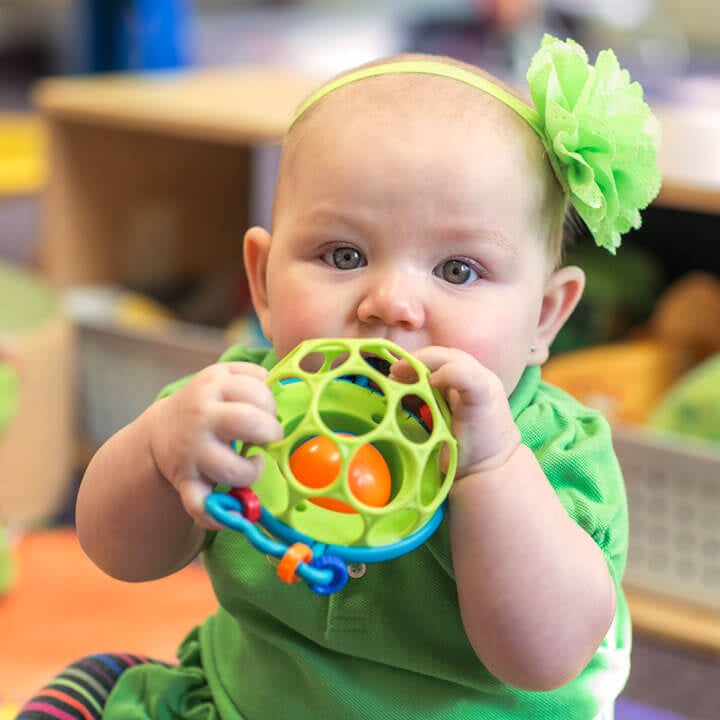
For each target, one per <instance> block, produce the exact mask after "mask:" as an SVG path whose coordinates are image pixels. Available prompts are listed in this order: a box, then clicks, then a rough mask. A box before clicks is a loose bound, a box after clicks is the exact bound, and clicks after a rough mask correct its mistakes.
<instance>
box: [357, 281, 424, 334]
mask: <svg viewBox="0 0 720 720" xmlns="http://www.w3.org/2000/svg"><path fill="white" fill-rule="evenodd" d="M358 318H359V319H360V320H361V321H362V322H364V323H369V324H376V325H377V324H382V325H388V326H397V327H401V328H402V329H403V330H418V329H419V328H421V327H422V326H423V324H424V323H425V307H424V304H423V302H422V299H421V298H420V296H419V293H418V292H417V290H416V288H414V287H413V285H412V283H410V282H407V281H402V280H398V279H397V278H390V277H385V278H384V279H379V281H378V282H376V283H375V284H374V285H373V286H372V287H371V288H370V289H369V290H368V292H367V293H366V294H365V296H364V297H363V299H362V301H361V302H360V305H359V306H358Z"/></svg>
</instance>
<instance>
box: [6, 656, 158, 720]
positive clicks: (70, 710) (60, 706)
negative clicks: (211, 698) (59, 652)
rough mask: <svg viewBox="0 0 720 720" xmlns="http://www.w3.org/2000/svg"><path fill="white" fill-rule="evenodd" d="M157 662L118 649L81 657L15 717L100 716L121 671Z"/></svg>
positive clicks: (68, 719)
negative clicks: (125, 653) (126, 653)
mask: <svg viewBox="0 0 720 720" xmlns="http://www.w3.org/2000/svg"><path fill="white" fill-rule="evenodd" d="M154 662H158V661H157V660H151V659H150V658H146V657H140V656H138V655H121V654H115V653H113V654H105V655H90V656H88V657H85V658H82V659H81V660H78V661H77V662H75V663H73V664H72V665H69V666H68V667H66V668H65V669H64V670H63V671H62V672H61V673H60V674H59V675H58V676H57V677H55V678H54V679H53V680H52V681H51V682H50V683H49V684H48V685H46V686H45V687H44V688H43V689H42V690H41V691H40V692H39V693H38V694H37V695H36V696H35V697H34V698H32V699H31V700H30V701H28V702H27V703H26V704H25V705H24V706H23V707H22V708H21V709H20V714H19V715H17V717H16V720H100V718H102V715H103V708H104V707H105V700H107V697H108V695H109V694H110V691H111V690H112V688H113V686H114V685H115V683H116V682H117V680H118V678H119V677H120V675H122V673H124V672H125V670H127V669H128V668H131V667H133V666H134V665H141V664H144V663H154ZM163 664H164V663H163Z"/></svg>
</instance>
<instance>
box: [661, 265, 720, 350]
mask: <svg viewBox="0 0 720 720" xmlns="http://www.w3.org/2000/svg"><path fill="white" fill-rule="evenodd" d="M648 331H649V332H650V334H652V335H653V337H657V338H662V339H664V340H667V341H669V342H672V343H674V344H677V345H683V346H685V347H688V348H690V349H692V350H694V351H695V352H697V353H698V355H699V356H700V357H702V358H705V357H708V356H710V355H712V354H713V353H718V352H720V280H719V279H718V278H717V277H715V276H713V275H710V274H708V273H705V272H700V271H697V272H692V273H688V274H687V275H684V276H682V277H681V278H680V279H679V280H677V281H676V282H675V283H673V284H672V285H671V286H670V287H669V288H668V289H667V290H666V291H665V292H664V293H663V294H662V295H661V296H660V298H659V299H658V301H657V304H656V305H655V309H654V311H653V313H652V317H651V319H650V323H649V328H648Z"/></svg>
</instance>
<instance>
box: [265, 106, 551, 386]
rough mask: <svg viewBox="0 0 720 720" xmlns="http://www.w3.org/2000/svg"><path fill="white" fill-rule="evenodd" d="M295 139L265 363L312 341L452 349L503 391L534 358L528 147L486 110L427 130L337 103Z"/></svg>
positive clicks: (272, 257)
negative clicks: (368, 340) (270, 354)
mask: <svg viewBox="0 0 720 720" xmlns="http://www.w3.org/2000/svg"><path fill="white" fill-rule="evenodd" d="M325 115H326V116H327V115H328V113H325ZM471 128H472V132H471V131H470V130H471ZM515 130H516V128H515ZM298 140H299V141H298V142H297V144H296V146H294V147H293V148H292V149H291V151H290V157H289V158H288V159H287V162H286V163H285V164H284V166H283V170H282V174H283V176H282V179H281V184H280V188H279V190H278V199H277V206H276V213H275V218H274V228H273V234H272V241H271V243H270V246H269V253H268V258H267V274H266V277H267V310H266V311H261V312H260V318H261V322H262V324H263V327H264V330H265V332H266V333H267V334H268V336H270V338H271V339H272V341H273V344H274V346H275V349H276V352H277V354H278V357H282V356H284V355H285V354H286V353H287V352H288V351H289V350H291V349H292V348H293V347H294V346H295V345H296V344H297V343H298V342H300V341H301V340H304V339H307V338H315V337H385V338H389V339H390V340H393V341H395V342H396V343H398V344H399V345H401V346H402V347H404V348H405V349H407V350H409V351H413V350H416V349H419V348H421V347H424V346H426V345H443V346H449V347H456V348H460V349H462V350H465V351H466V352H468V353H470V354H471V355H473V356H474V357H476V358H477V359H478V360H480V362H482V363H483V364H484V365H486V366H487V367H489V368H490V369H491V370H493V371H494V372H495V373H496V374H497V375H498V376H499V377H500V379H501V380H502V382H503V384H504V386H505V388H506V391H507V392H508V394H509V393H510V392H511V391H512V389H513V388H514V387H515V384H516V383H517V381H518V379H519V377H520V375H521V373H522V371H523V369H524V368H525V367H526V366H527V365H528V364H531V363H532V362H533V360H534V356H533V355H532V354H531V352H530V347H531V345H533V343H535V342H536V330H537V325H538V318H539V316H540V311H541V306H542V302H543V292H544V287H545V282H546V280H547V277H548V274H549V271H550V269H551V268H550V261H549V257H548V251H547V250H546V244H545V242H544V238H543V237H542V233H541V231H540V229H539V226H540V222H539V218H540V213H541V205H542V202H541V200H540V194H541V193H540V191H539V190H538V188H537V186H538V182H537V181H534V180H532V179H530V173H532V172H533V165H532V162H533V161H532V160H531V159H529V157H528V149H527V147H526V146H527V142H524V141H523V140H522V137H521V138H520V139H518V138H517V132H516V131H515V132H513V131H511V130H510V129H509V128H508V127H504V126H503V125H502V123H498V122H497V119H496V118H492V117H488V116H487V113H484V118H479V119H478V118H477V117H474V118H473V119H472V121H470V120H468V119H467V118H464V119H462V118H453V117H451V116H449V117H447V118H446V120H445V121H443V122H442V123H440V122H438V118H437V117H428V115H427V114H424V113H418V114H417V117H413V118H407V117H405V118H403V119H402V120H398V119H397V117H393V116H391V115H389V114H387V115H386V114H383V113H381V115H380V117H376V118H374V119H371V117H370V116H369V115H363V114H358V113H357V109H355V111H354V112H349V111H348V112H343V110H342V108H341V107H340V106H338V107H337V113H336V115H335V117H334V119H333V120H330V119H329V117H327V118H326V117H323V118H318V119H317V122H316V121H315V119H313V121H312V122H309V123H308V124H307V126H306V127H303V128H302V131H301V136H300V137H299V139H298Z"/></svg>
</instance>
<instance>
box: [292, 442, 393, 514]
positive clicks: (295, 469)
mask: <svg viewBox="0 0 720 720" xmlns="http://www.w3.org/2000/svg"><path fill="white" fill-rule="evenodd" d="M340 435H342V433H340ZM341 469H342V453H341V452H340V449H339V448H338V446H337V445H336V444H335V443H334V442H333V439H332V438H331V437H327V436H325V435H317V436H315V437H314V438H310V440H306V441H305V442H304V443H303V444H302V445H300V446H299V447H298V448H297V449H296V450H294V451H293V452H292V453H291V455H290V470H292V473H293V475H294V476H295V478H296V479H297V481H298V482H299V483H301V484H302V485H304V486H305V487H308V488H324V487H328V486H329V485H332V483H333V482H334V481H335V480H336V479H337V478H338V476H339V475H340V471H341ZM348 486H349V489H350V492H351V493H352V495H353V496H354V497H356V498H357V499H358V500H359V501H360V502H361V503H363V504H364V505H370V506H371V507H383V506H385V505H387V503H388V500H389V499H390V490H391V479H390V469H389V468H388V466H387V463H386V462H385V458H383V456H382V454H381V453H380V452H379V451H378V450H377V449H376V448H375V447H373V445H371V444H370V443H365V444H364V445H360V447H358V449H357V451H356V452H355V454H354V455H353V456H352V458H351V459H350V464H349V465H348ZM311 502H313V503H315V505H319V506H320V507H324V508H327V509H328V510H333V511H334V512H343V513H356V512H357V510H356V509H355V508H354V507H352V506H351V505H349V504H348V503H346V502H343V501H342V500H338V499H336V498H331V497H316V498H312V499H311Z"/></svg>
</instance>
